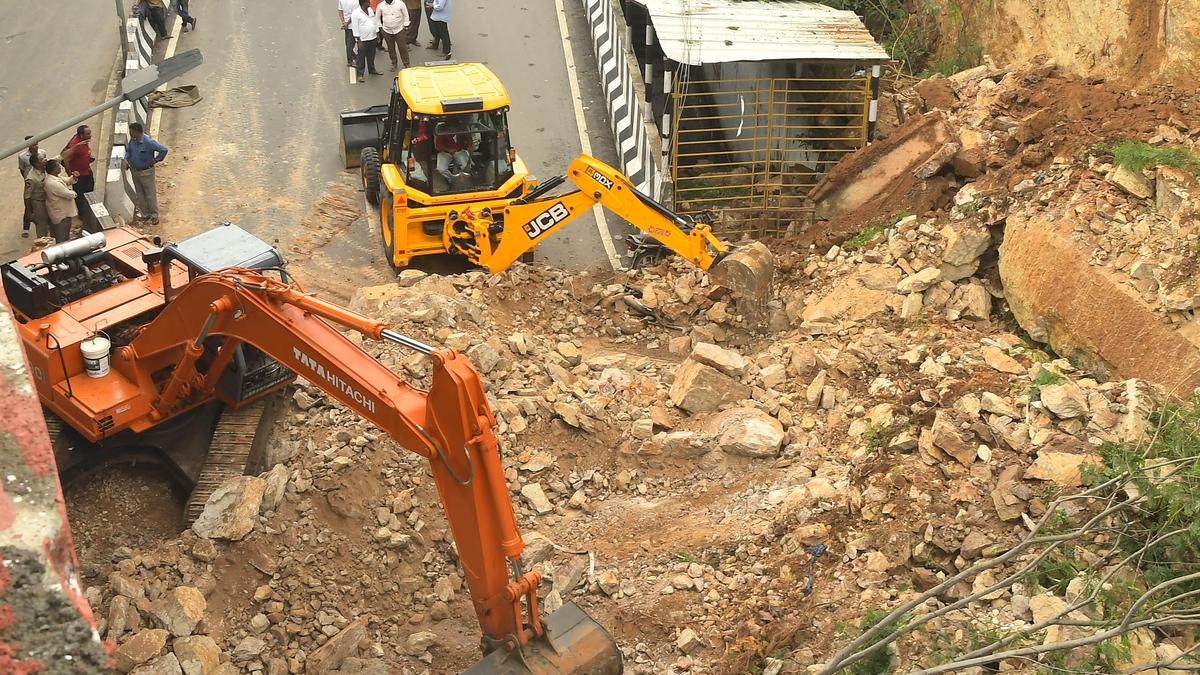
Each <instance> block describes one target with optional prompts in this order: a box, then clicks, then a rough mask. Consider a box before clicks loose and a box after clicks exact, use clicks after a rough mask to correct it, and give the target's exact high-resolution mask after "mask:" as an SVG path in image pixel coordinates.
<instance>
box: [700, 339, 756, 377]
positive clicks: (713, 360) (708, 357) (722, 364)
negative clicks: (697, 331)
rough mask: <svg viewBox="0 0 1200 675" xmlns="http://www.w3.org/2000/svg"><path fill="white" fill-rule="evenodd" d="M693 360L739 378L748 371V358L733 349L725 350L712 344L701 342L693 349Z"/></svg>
mask: <svg viewBox="0 0 1200 675" xmlns="http://www.w3.org/2000/svg"><path fill="white" fill-rule="evenodd" d="M691 358H692V359H693V360H695V361H699V362H700V363H703V364H705V365H709V366H712V367H713V368H716V369H717V370H719V371H721V372H722V373H725V374H726V375H729V376H730V377H738V376H740V375H741V374H742V372H743V371H745V370H746V365H747V362H746V358H745V357H744V356H742V355H741V354H739V353H737V352H735V351H733V350H732V349H725V348H723V347H719V346H717V345H714V344H712V343H711V342H699V343H697V344H696V346H695V347H694V348H693V349H692V355H691Z"/></svg>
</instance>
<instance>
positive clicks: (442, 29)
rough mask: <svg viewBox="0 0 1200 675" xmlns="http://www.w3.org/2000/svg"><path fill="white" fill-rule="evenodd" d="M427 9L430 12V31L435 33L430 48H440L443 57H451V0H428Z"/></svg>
mask: <svg viewBox="0 0 1200 675" xmlns="http://www.w3.org/2000/svg"><path fill="white" fill-rule="evenodd" d="M425 11H426V12H427V13H428V14H429V32H430V34H432V35H433V42H430V43H429V48H430V49H439V48H440V49H441V50H442V58H443V59H448V58H450V0H426V2H425Z"/></svg>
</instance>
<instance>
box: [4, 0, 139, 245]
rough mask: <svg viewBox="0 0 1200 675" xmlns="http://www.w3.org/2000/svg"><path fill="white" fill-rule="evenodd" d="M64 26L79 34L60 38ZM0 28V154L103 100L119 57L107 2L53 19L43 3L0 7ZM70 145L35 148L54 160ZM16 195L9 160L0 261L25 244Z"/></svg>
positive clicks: (69, 5)
mask: <svg viewBox="0 0 1200 675" xmlns="http://www.w3.org/2000/svg"><path fill="white" fill-rule="evenodd" d="M68 19H69V20H70V22H71V24H72V25H74V26H79V27H81V29H82V30H83V31H84V33H85V34H78V33H76V34H74V35H66V34H64V31H63V25H64V22H65V21H66V20H68ZM0 27H2V28H0V64H3V65H0V146H8V145H9V144H10V143H15V142H17V141H19V140H21V139H22V138H24V137H25V136H27V135H29V134H32V133H35V132H37V131H40V130H42V129H45V128H47V127H49V126H51V125H52V124H53V123H55V122H58V121H60V120H63V119H66V118H68V117H70V116H72V115H74V114H77V113H79V112H82V111H84V110H87V109H88V108H90V107H92V106H94V105H96V104H97V103H100V102H101V101H102V100H104V92H105V90H106V88H107V86H108V80H109V76H110V75H111V74H112V68H113V64H114V63H115V61H116V59H117V50H118V49H120V43H119V42H118V40H117V18H116V9H115V8H114V6H113V3H112V2H103V1H101V0H59V1H58V2H55V3H54V8H53V11H47V10H46V9H44V8H43V6H42V3H36V2H0ZM67 38H74V39H67ZM99 121H100V118H99V117H97V118H96V119H95V120H94V121H93V122H92V126H93V128H95V127H97V126H98V125H99ZM70 137H71V132H63V133H61V134H59V135H58V136H54V137H52V138H50V139H48V140H45V141H42V147H43V148H45V149H46V150H47V151H48V152H51V153H56V152H57V151H58V150H61V149H62V147H63V146H64V145H66V142H67V139H69V138H70ZM93 154H99V153H98V150H97V149H93ZM20 190H21V174H20V173H18V172H17V160H16V158H15V157H10V158H9V159H6V160H4V162H2V163H0V214H4V215H3V216H0V261H7V260H9V259H11V258H13V257H15V256H16V255H18V254H20V253H24V252H25V251H26V250H28V243H29V241H30V240H28V239H21V236H20V229H21V212H22V210H23V209H22V205H21V192H20Z"/></svg>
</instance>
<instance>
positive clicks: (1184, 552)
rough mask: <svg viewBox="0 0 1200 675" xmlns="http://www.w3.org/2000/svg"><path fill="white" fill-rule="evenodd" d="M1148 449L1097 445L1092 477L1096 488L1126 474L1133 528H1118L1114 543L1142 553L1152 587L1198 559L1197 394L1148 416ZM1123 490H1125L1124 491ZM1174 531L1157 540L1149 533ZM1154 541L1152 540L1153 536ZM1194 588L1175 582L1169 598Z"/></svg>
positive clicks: (1199, 582) (1197, 582)
mask: <svg viewBox="0 0 1200 675" xmlns="http://www.w3.org/2000/svg"><path fill="white" fill-rule="evenodd" d="M1150 424H1151V429H1150V431H1149V433H1150V434H1151V436H1150V438H1151V441H1150V443H1149V447H1138V446H1134V445H1131V444H1128V443H1109V444H1105V445H1103V446H1101V448H1100V454H1101V456H1102V457H1103V458H1104V464H1105V468H1104V470H1102V471H1100V472H1098V473H1097V475H1095V476H1094V477H1093V481H1094V483H1095V484H1102V483H1103V482H1104V481H1106V480H1109V479H1110V478H1112V477H1113V476H1119V475H1122V474H1125V473H1128V474H1129V475H1131V476H1132V480H1131V483H1132V486H1131V487H1132V488H1133V489H1134V490H1136V492H1137V494H1139V495H1141V501H1140V502H1139V504H1138V507H1139V509H1138V512H1137V513H1138V519H1137V522H1136V527H1130V528H1127V529H1125V530H1122V531H1121V533H1120V535H1119V536H1120V540H1119V544H1120V546H1121V548H1122V550H1125V551H1130V552H1133V551H1141V550H1142V549H1144V552H1143V553H1142V554H1141V556H1140V562H1141V572H1142V576H1143V578H1144V579H1145V581H1146V583H1147V584H1149V585H1151V586H1153V585H1155V584H1158V583H1161V582H1163V581H1166V580H1168V579H1171V578H1174V577H1178V576H1179V575H1180V569H1181V566H1182V567H1187V566H1190V565H1192V564H1193V563H1194V561H1196V560H1200V499H1196V488H1197V486H1198V485H1200V463H1197V461H1196V459H1197V458H1198V457H1200V396H1197V397H1194V398H1192V399H1191V400H1189V401H1187V402H1186V403H1182V404H1174V403H1167V404H1163V405H1161V406H1159V408H1158V409H1156V410H1155V411H1154V412H1153V413H1152V414H1151V415H1150ZM1127 490H1128V489H1127ZM1163 532H1176V534H1175V535H1174V536H1171V537H1169V538H1166V539H1164V540H1162V541H1155V540H1153V539H1151V538H1150V536H1151V535H1152V534H1156V533H1163ZM1156 538H1157V537H1156ZM1194 589H1200V580H1194V581H1188V582H1183V583H1179V584H1177V585H1175V586H1173V587H1172V593H1171V595H1179V594H1182V593H1185V592H1187V591H1189V590H1194Z"/></svg>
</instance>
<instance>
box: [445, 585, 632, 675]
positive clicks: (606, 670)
mask: <svg viewBox="0 0 1200 675" xmlns="http://www.w3.org/2000/svg"><path fill="white" fill-rule="evenodd" d="M545 628H546V634H545V636H543V637H541V638H538V639H537V640H531V641H530V642H529V643H528V644H526V645H525V646H524V647H521V648H520V649H514V650H511V651H505V650H496V651H494V652H492V653H491V654H488V655H487V656H485V657H483V658H482V659H480V660H479V661H478V662H476V663H475V665H473V666H471V667H470V668H468V669H466V670H464V671H463V675H619V674H620V673H621V672H623V666H622V665H621V650H620V649H619V648H618V647H617V643H616V642H615V641H614V640H613V639H612V637H611V636H609V634H608V631H606V630H604V628H603V627H602V626H601V625H600V624H598V623H596V621H595V620H594V619H592V617H590V616H588V615H587V612H585V611H583V610H582V609H580V608H579V606H578V605H576V604H575V603H573V602H569V603H567V604H565V605H563V606H562V607H560V608H559V609H558V611H556V612H554V613H553V614H551V615H550V616H548V617H546V618H545Z"/></svg>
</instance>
